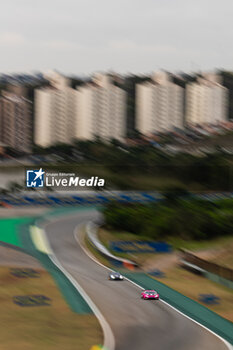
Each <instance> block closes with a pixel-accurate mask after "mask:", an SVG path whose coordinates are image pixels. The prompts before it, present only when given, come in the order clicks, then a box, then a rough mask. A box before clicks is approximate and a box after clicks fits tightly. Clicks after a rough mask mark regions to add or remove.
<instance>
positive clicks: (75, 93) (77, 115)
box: [35, 73, 126, 147]
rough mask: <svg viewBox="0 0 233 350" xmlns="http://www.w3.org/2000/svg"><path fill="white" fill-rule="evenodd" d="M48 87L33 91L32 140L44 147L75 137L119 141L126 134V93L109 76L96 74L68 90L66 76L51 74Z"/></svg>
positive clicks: (66, 141) (68, 140) (69, 140)
mask: <svg viewBox="0 0 233 350" xmlns="http://www.w3.org/2000/svg"><path fill="white" fill-rule="evenodd" d="M47 79H49V81H50V85H51V86H50V87H46V88H42V89H38V90H36V94H35V143H36V144H37V145H39V146H42V147H48V146H50V145H53V144H56V143H71V142H72V141H73V140H74V139H77V140H95V138H96V137H99V138H101V139H102V140H105V141H108V140H111V139H118V140H121V141H122V140H123V138H124V137H125V135H126V94H125V92H124V91H123V90H122V89H120V88H119V87H117V86H115V85H114V84H113V82H112V79H111V77H110V76H109V75H107V74H106V75H105V74H96V75H95V76H94V78H93V79H92V82H89V83H87V84H85V85H81V86H79V87H77V89H72V88H71V87H70V86H69V85H70V82H69V79H67V78H65V77H63V76H61V75H60V74H57V73H53V74H52V75H50V76H49V77H48V78H47Z"/></svg>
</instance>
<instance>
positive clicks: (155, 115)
mask: <svg viewBox="0 0 233 350" xmlns="http://www.w3.org/2000/svg"><path fill="white" fill-rule="evenodd" d="M183 99H184V89H183V88H182V87H180V86H178V85H176V84H174V83H173V82H172V79H171V78H170V76H169V74H168V73H166V72H160V73H156V74H154V76H153V78H152V79H151V82H145V83H143V84H138V85H137V87H136V128H137V130H138V131H139V132H141V133H142V134H144V135H148V136H150V135H153V134H157V133H160V132H170V131H174V130H176V129H182V128H183V113H184V108H183V106H184V103H183Z"/></svg>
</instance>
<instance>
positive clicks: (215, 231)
mask: <svg viewBox="0 0 233 350" xmlns="http://www.w3.org/2000/svg"><path fill="white" fill-rule="evenodd" d="M103 214H104V217H105V222H106V225H107V226H108V227H110V228H113V229H115V230H120V231H127V232H131V233H134V234H135V235H143V236H147V237H148V238H151V239H166V238H169V237H177V238H181V239H185V240H189V239H193V240H204V239H212V238H214V237H217V236H221V235H232V232H233V200H232V199H225V200H220V201H216V202H210V201H205V200H199V199H192V198H188V197H187V198H175V197H172V196H171V197H170V198H169V197H167V198H165V199H164V200H163V201H161V202H159V203H157V204H156V203H154V204H148V205H142V204H132V205H131V204H130V205H129V204H120V203H117V202H111V203H110V204H108V205H107V206H106V207H105V208H104V209H103Z"/></svg>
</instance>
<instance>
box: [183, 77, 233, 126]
mask: <svg viewBox="0 0 233 350" xmlns="http://www.w3.org/2000/svg"><path fill="white" fill-rule="evenodd" d="M185 115H186V123H187V125H218V124H220V123H222V122H225V121H227V115H228V90H227V89H226V88H225V87H224V86H222V85H221V80H220V77H219V76H218V75H215V74H203V75H202V76H201V77H198V78H197V81H196V82H193V83H190V84H188V85H187V87H186V113H185Z"/></svg>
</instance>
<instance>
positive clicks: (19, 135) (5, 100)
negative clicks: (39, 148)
mask: <svg viewBox="0 0 233 350" xmlns="http://www.w3.org/2000/svg"><path fill="white" fill-rule="evenodd" d="M18 92H19V93H18V94H16V93H13V92H9V91H2V96H1V97H0V141H1V142H2V143H4V144H5V145H7V146H9V147H11V148H14V149H16V150H18V151H20V152H25V153H29V152H30V151H31V149H32V102H31V101H30V100H28V99H27V98H26V97H24V96H21V95H20V90H19V91H18Z"/></svg>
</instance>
